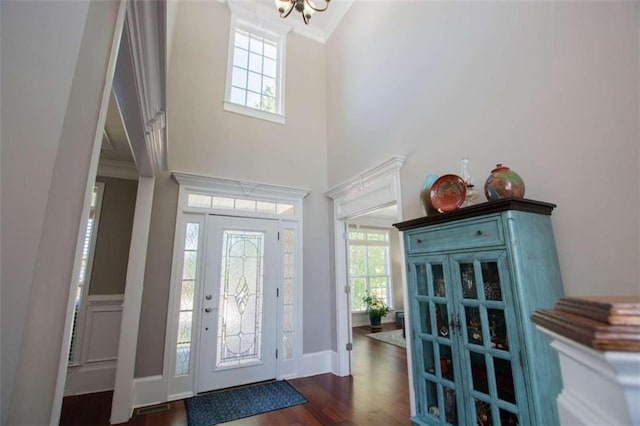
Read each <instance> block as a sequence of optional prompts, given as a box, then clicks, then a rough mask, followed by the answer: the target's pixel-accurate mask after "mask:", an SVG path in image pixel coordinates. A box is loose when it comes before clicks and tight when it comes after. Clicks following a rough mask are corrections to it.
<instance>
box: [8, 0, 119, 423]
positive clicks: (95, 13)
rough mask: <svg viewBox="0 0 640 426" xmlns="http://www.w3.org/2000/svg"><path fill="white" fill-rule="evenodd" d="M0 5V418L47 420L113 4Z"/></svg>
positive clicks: (114, 10)
mask: <svg viewBox="0 0 640 426" xmlns="http://www.w3.org/2000/svg"><path fill="white" fill-rule="evenodd" d="M0 7H1V12H0V15H1V24H0V25H1V28H2V34H1V39H2V46H1V50H2V88H1V90H0V92H1V93H2V95H1V102H2V108H1V109H2V117H1V118H2V126H1V129H2V130H1V137H2V148H1V149H2V151H1V155H2V182H3V185H2V246H3V250H2V407H1V412H2V424H7V423H11V424H48V423H49V421H50V418H51V416H52V413H55V412H56V407H55V405H56V404H55V403H54V392H55V385H56V379H57V373H58V367H59V364H60V354H61V352H62V345H61V343H62V341H63V334H65V333H68V330H70V325H69V324H66V322H65V321H66V319H67V318H70V313H71V303H70V289H71V282H72V277H71V272H72V269H73V263H74V260H75V253H76V245H77V241H78V236H79V235H80V226H79V224H80V218H81V213H82V209H83V206H84V204H85V203H84V200H85V194H86V189H87V182H88V181H89V163H90V157H91V154H92V150H93V146H94V144H93V141H94V138H95V136H96V129H97V128H100V127H101V126H103V125H104V122H102V124H101V123H100V120H99V105H100V101H101V100H102V94H103V89H104V85H105V82H106V81H107V76H106V68H107V67H106V64H107V60H108V58H109V54H110V52H111V44H112V40H113V29H114V27H115V18H116V13H117V7H118V5H117V3H114V2H91V3H90V2H55V3H50V2H35V1H32V2H2V5H1V6H0ZM91 181H93V176H92V177H91ZM7 248H11V249H10V250H8V249H7ZM67 326H68V327H67ZM67 343H68V342H67ZM58 402H60V401H58ZM54 417H55V415H54ZM54 421H55V420H54Z"/></svg>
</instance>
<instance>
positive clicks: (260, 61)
mask: <svg viewBox="0 0 640 426" xmlns="http://www.w3.org/2000/svg"><path fill="white" fill-rule="evenodd" d="M270 27H271V25H270V24H267V23H262V25H259V26H255V25H253V24H251V23H250V22H248V21H246V20H244V19H239V18H236V17H234V18H233V19H232V24H231V34H230V39H229V40H230V42H229V64H228V68H227V90H226V95H225V110H227V111H231V112H236V113H240V114H245V115H249V116H252V117H256V118H262V119H265V120H269V121H274V122H278V123H284V95H283V91H284V84H283V81H284V66H283V63H284V50H285V34H283V33H282V29H280V28H275V27H274V28H270Z"/></svg>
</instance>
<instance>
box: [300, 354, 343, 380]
mask: <svg viewBox="0 0 640 426" xmlns="http://www.w3.org/2000/svg"><path fill="white" fill-rule="evenodd" d="M335 356H336V353H335V352H334V351H321V352H314V353H310V354H303V355H302V374H301V376H302V377H307V376H316V375H318V374H325V373H332V372H333V370H334V368H333V366H334V365H335Z"/></svg>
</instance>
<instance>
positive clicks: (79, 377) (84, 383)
mask: <svg viewBox="0 0 640 426" xmlns="http://www.w3.org/2000/svg"><path fill="white" fill-rule="evenodd" d="M123 301H124V295H122V294H115V295H99V296H89V297H88V298H87V302H86V303H87V306H86V315H84V317H83V318H82V317H80V316H79V318H78V319H79V320H82V319H84V324H77V325H76V327H77V328H78V330H83V333H82V336H79V337H80V339H79V341H78V342H76V344H77V345H78V347H79V349H80V354H81V355H80V362H79V363H78V364H74V365H70V366H69V368H68V369H67V382H66V384H65V396H69V395H81V394H85V393H92V392H101V391H106V390H112V389H113V386H114V383H115V372H116V360H117V355H118V339H119V336H120V321H121V320H122V303H123Z"/></svg>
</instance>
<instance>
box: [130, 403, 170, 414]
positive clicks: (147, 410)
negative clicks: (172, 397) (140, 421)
mask: <svg viewBox="0 0 640 426" xmlns="http://www.w3.org/2000/svg"><path fill="white" fill-rule="evenodd" d="M170 408H171V407H170V405H169V403H164V404H159V405H152V406H150V407H141V408H136V409H135V411H134V412H133V414H135V415H136V416H146V415H147V414H155V413H161V412H163V411H169V409H170Z"/></svg>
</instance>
